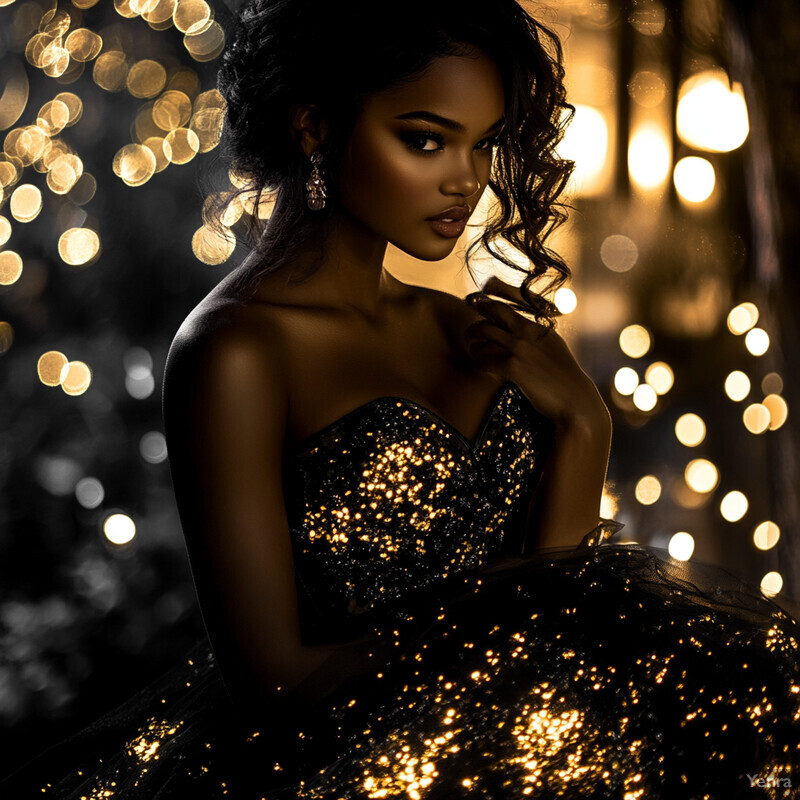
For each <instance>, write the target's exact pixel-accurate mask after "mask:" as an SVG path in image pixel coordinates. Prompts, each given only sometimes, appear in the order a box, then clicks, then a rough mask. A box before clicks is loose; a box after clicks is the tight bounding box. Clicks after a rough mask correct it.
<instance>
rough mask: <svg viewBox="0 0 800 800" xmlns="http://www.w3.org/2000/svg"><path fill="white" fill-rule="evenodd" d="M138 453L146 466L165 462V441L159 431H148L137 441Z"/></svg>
mask: <svg viewBox="0 0 800 800" xmlns="http://www.w3.org/2000/svg"><path fill="white" fill-rule="evenodd" d="M139 453H140V455H141V456H142V458H143V459H144V460H145V461H146V462H147V463H148V464H161V463H162V462H164V461H166V460H167V440H166V438H165V437H164V434H163V433H161V432H160V431H149V432H148V433H146V434H145V435H144V436H142V438H141V439H140V440H139Z"/></svg>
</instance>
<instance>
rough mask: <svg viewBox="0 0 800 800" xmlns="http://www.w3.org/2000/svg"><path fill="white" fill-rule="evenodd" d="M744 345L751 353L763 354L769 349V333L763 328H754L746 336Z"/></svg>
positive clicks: (755, 354)
mask: <svg viewBox="0 0 800 800" xmlns="http://www.w3.org/2000/svg"><path fill="white" fill-rule="evenodd" d="M744 346H745V347H746V348H747V349H748V351H749V352H750V354H751V355H754V356H763V355H764V353H766V352H767V350H769V334H768V333H767V332H766V331H765V330H762V329H761V328H753V329H752V330H749V331H748V332H747V335H746V336H745V337H744Z"/></svg>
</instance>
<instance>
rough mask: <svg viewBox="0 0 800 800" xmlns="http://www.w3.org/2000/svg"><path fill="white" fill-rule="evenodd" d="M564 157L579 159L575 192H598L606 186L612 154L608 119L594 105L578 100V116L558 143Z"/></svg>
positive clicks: (576, 160) (574, 173) (585, 194)
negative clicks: (607, 164)
mask: <svg viewBox="0 0 800 800" xmlns="http://www.w3.org/2000/svg"><path fill="white" fill-rule="evenodd" d="M558 153H559V156H560V157H561V158H566V159H569V160H570V161H574V162H575V171H574V172H573V174H572V177H571V178H570V183H571V184H572V185H574V187H575V192H576V193H577V194H579V195H582V196H591V195H593V194H596V193H598V192H599V191H600V190H601V189H602V188H603V186H604V180H603V176H604V172H605V167H606V159H607V156H608V123H607V122H606V119H605V117H604V116H603V114H602V112H601V111H599V110H598V109H596V108H593V107H592V106H587V105H582V104H580V103H576V104H575V116H574V117H573V118H572V122H570V124H569V126H568V127H567V129H566V131H565V133H564V138H563V139H562V141H561V143H560V144H559V146H558Z"/></svg>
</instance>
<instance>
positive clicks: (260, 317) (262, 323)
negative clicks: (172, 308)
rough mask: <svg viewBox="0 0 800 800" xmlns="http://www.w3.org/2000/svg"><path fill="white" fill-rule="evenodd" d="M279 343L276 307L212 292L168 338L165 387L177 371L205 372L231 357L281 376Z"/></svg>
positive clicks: (277, 311)
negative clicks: (172, 335) (170, 337)
mask: <svg viewBox="0 0 800 800" xmlns="http://www.w3.org/2000/svg"><path fill="white" fill-rule="evenodd" d="M282 342H283V336H282V325H281V314H280V311H279V309H277V308H275V307H272V306H270V305H269V304H265V303H251V302H247V301H243V300H239V299H236V298H232V297H225V296H222V295H219V294H214V293H213V292H212V293H210V294H209V295H207V296H206V297H204V298H203V299H202V300H201V301H200V302H199V303H198V304H197V305H196V306H195V307H194V308H193V309H192V310H191V312H190V313H189V314H188V315H187V316H186V318H185V319H184V320H183V322H182V323H181V325H180V327H179V328H178V330H177V332H176V333H175V336H174V337H173V339H172V343H171V345H170V349H169V353H168V355H167V363H166V366H165V375H164V378H165V387H166V385H167V384H169V383H170V377H175V376H177V375H178V374H179V373H180V374H181V376H182V377H185V376H186V371H187V370H189V371H191V372H197V374H198V375H200V374H201V373H206V374H207V373H208V371H209V370H210V369H211V368H212V367H213V366H214V365H224V364H226V363H230V361H231V359H233V358H235V359H236V360H237V362H238V363H240V364H242V365H243V366H245V367H248V366H249V367H250V368H253V369H259V370H265V371H269V372H270V373H272V374H279V373H280V372H282V371H283V370H284V366H285V365H284V364H283V349H284V348H283V346H282ZM180 382H181V381H175V380H173V381H171V383H173V384H175V383H180Z"/></svg>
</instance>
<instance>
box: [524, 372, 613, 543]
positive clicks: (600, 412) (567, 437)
mask: <svg viewBox="0 0 800 800" xmlns="http://www.w3.org/2000/svg"><path fill="white" fill-rule="evenodd" d="M593 395H597V390H596V389H595V388H594V386H592V387H591V389H590V390H589V391H587V397H586V402H585V405H583V404H582V405H581V407H580V410H576V411H575V412H574V413H573V414H572V415H570V416H569V417H567V418H565V419H563V420H560V421H559V422H557V423H556V432H555V440H554V443H553V449H552V451H551V453H550V456H549V458H548V460H547V463H546V464H545V468H544V471H543V473H542V477H541V480H540V482H539V485H538V486H537V488H536V491H535V492H534V495H533V498H532V500H531V502H530V505H529V507H528V514H527V520H526V523H525V527H524V530H523V541H522V548H521V552H522V554H523V555H525V554H527V553H531V552H533V551H534V550H536V549H539V548H544V547H574V546H577V545H578V544H579V543H580V541H581V539H582V538H583V536H584V535H585V534H586V533H588V532H589V531H590V530H592V529H593V528H594V527H596V526H597V524H598V522H599V520H600V500H601V498H602V494H603V486H604V484H605V478H606V469H607V467H608V457H609V451H610V449H611V427H612V426H611V417H610V415H609V413H608V409H607V408H606V406H605V404H604V403H603V401H602V399H600V397H599V395H597V397H594V396H593Z"/></svg>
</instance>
